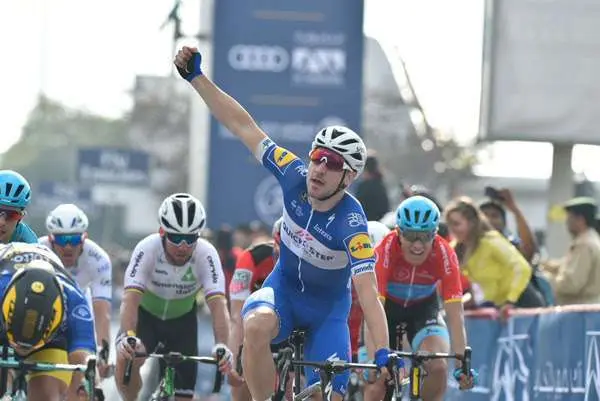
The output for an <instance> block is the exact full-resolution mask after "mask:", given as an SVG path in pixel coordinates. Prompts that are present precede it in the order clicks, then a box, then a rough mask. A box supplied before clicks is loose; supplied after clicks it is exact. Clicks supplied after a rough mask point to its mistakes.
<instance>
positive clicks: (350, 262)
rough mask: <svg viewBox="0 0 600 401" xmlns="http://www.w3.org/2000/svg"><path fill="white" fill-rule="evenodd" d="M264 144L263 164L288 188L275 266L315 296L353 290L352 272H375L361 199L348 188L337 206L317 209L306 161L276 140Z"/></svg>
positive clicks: (291, 281)
mask: <svg viewBox="0 0 600 401" xmlns="http://www.w3.org/2000/svg"><path fill="white" fill-rule="evenodd" d="M261 149H262V154H261V155H259V156H260V160H261V162H262V164H263V166H265V167H266V168H267V169H268V170H269V171H270V172H271V173H272V174H273V175H274V176H275V177H276V178H277V180H278V181H279V184H280V185H281V188H282V190H283V199H284V210H283V221H282V224H281V251H280V256H279V262H278V264H277V266H276V267H275V269H280V270H281V274H282V276H283V277H284V278H285V280H286V282H287V283H288V284H290V285H292V286H295V287H297V288H298V289H300V290H301V291H302V292H306V293H308V294H309V295H311V296H317V297H319V298H325V299H327V298H330V299H337V298H339V297H340V296H346V295H349V294H350V292H349V290H350V277H351V275H356V274H361V273H365V272H373V271H374V262H375V258H374V249H373V247H372V245H371V241H370V238H369V234H368V228H367V221H366V218H365V214H364V211H363V209H362V206H361V205H360V202H358V200H356V198H354V197H353V196H352V195H350V194H348V193H347V194H346V195H345V196H344V197H343V198H342V200H341V201H340V202H339V203H338V204H337V205H336V206H335V207H334V208H332V209H331V210H329V211H327V212H319V211H316V210H313V209H312V207H311V205H310V202H309V201H308V192H307V186H306V174H307V169H306V165H305V164H304V162H303V161H302V160H301V159H299V158H298V157H297V156H296V155H294V154H293V153H291V152H289V151H287V150H286V149H284V148H281V147H279V146H277V145H276V144H275V143H274V142H273V141H271V140H270V139H267V140H265V141H263V144H262V147H261Z"/></svg>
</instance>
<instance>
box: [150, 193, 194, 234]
mask: <svg viewBox="0 0 600 401" xmlns="http://www.w3.org/2000/svg"><path fill="white" fill-rule="evenodd" d="M158 222H159V223H160V227H161V228H162V229H163V230H164V231H165V232H167V233H171V234H198V233H199V232H200V231H202V229H203V228H204V227H205V226H206V212H205V211H204V206H202V203H201V202H200V201H199V200H198V199H196V198H195V197H193V196H192V195H190V194H186V193H178V194H173V195H170V196H168V197H167V198H166V199H165V200H164V201H163V203H162V205H160V208H159V209H158Z"/></svg>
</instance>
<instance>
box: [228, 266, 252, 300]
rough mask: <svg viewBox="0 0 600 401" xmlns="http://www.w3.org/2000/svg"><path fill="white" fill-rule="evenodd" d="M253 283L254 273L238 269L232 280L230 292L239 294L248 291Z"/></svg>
mask: <svg viewBox="0 0 600 401" xmlns="http://www.w3.org/2000/svg"><path fill="white" fill-rule="evenodd" d="M251 282H252V272H251V271H249V270H245V269H236V270H235V273H234V274H233V278H232V279H231V286H230V292H231V293H232V294H238V293H240V292H244V291H248V290H249V289H250V283H251Z"/></svg>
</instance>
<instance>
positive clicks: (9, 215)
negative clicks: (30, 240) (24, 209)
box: [0, 209, 22, 220]
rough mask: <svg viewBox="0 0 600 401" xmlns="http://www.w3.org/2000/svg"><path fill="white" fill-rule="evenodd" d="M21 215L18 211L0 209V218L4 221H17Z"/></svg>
mask: <svg viewBox="0 0 600 401" xmlns="http://www.w3.org/2000/svg"><path fill="white" fill-rule="evenodd" d="M21 215H22V214H21V212H20V211H18V210H12V209H0V217H4V218H5V219H6V220H17V219H19V218H20V217H21Z"/></svg>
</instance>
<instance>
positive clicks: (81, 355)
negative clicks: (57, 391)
mask: <svg viewBox="0 0 600 401" xmlns="http://www.w3.org/2000/svg"><path fill="white" fill-rule="evenodd" d="M89 355H90V354H89V353H88V352H86V351H74V352H71V353H69V363H70V364H73V365H85V364H86V363H87V358H88V356H89ZM83 377H84V376H83V373H80V372H73V377H72V379H71V384H70V385H69V389H68V392H67V401H78V400H79V399H80V398H79V397H78V395H77V389H78V388H79V386H80V385H81V382H82V380H83Z"/></svg>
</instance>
